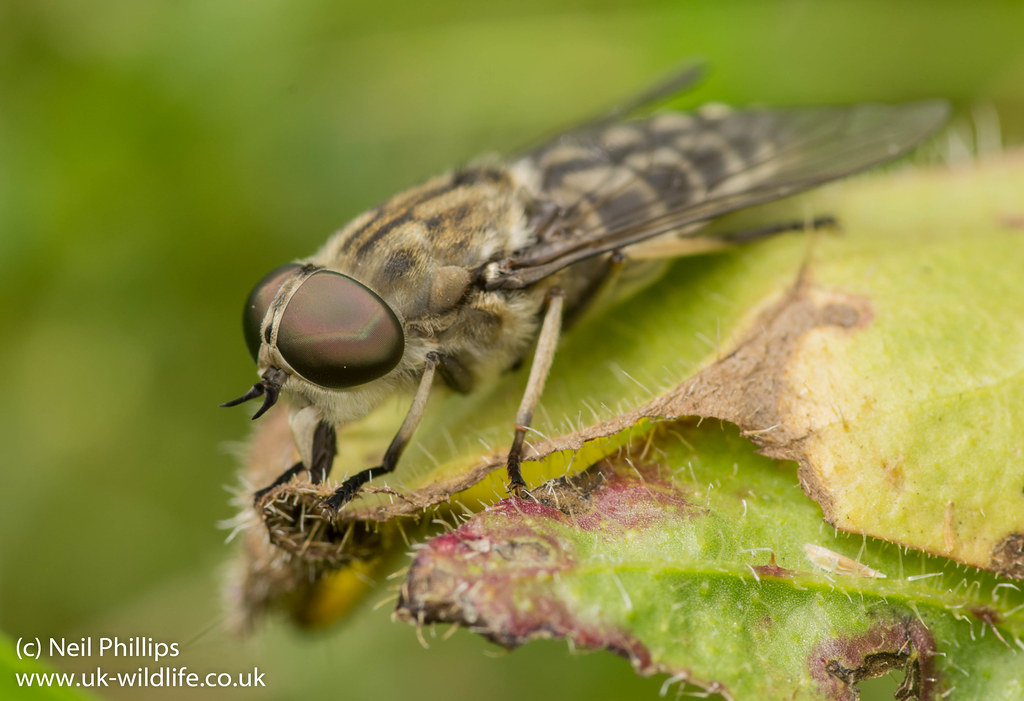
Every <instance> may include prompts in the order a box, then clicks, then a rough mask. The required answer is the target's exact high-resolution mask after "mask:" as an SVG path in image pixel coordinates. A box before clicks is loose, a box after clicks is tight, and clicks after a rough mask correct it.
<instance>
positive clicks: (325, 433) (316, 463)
mask: <svg viewBox="0 0 1024 701" xmlns="http://www.w3.org/2000/svg"><path fill="white" fill-rule="evenodd" d="M337 446H338V443H337V433H336V432H335V430H334V426H332V425H331V424H330V423H328V422H327V421H320V422H319V423H317V425H316V428H315V429H314V430H313V445H312V449H311V451H310V458H309V461H310V466H309V479H310V481H311V482H312V483H313V484H321V483H322V482H323V481H324V480H325V479H326V478H327V474H328V473H329V472H330V471H331V465H332V464H333V463H334V456H335V454H336V453H337ZM305 467H306V464H305V463H304V462H302V461H301V460H300V461H299V462H297V463H295V464H294V465H292V466H291V467H289V468H288V469H287V470H285V471H284V472H282V473H281V474H280V475H278V477H277V479H275V480H274V481H273V482H271V483H270V484H269V485H267V486H266V487H264V488H263V489H259V490H257V491H256V492H255V493H254V494H253V504H254V505H258V504H259V503H260V501H262V499H263V497H264V496H266V494H267V493H268V492H270V490H272V489H273V488H274V487H278V486H280V485H282V484H284V483H286V482H287V481H288V480H290V479H291V478H292V477H294V476H295V475H297V474H299V473H300V472H302V470H303V469H305Z"/></svg>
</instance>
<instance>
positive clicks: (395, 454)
mask: <svg viewBox="0 0 1024 701" xmlns="http://www.w3.org/2000/svg"><path fill="white" fill-rule="evenodd" d="M440 362H441V361H440V357H439V356H438V354H437V353H428V354H427V363H426V367H425V368H424V370H423V377H422V378H421V379H420V386H419V387H418V388H417V389H416V396H414V397H413V399H412V406H410V407H409V413H407V414H406V415H405V420H404V421H403V422H402V425H401V427H400V428H399V429H398V433H396V434H395V437H394V438H392V439H391V445H389V446H388V449H387V451H386V452H385V453H384V458H383V459H382V460H381V464H380V465H378V466H377V467H371V468H369V469H368V470H363V471H362V472H357V473H356V474H354V475H352V476H351V477H349V478H348V479H346V480H345V481H344V482H342V483H341V486H340V487H338V488H337V489H336V490H334V494H332V495H331V496H329V497H328V498H327V499H324V501H323V503H322V504H321V508H322V509H323V510H324V512H326V513H328V514H332V515H333V514H336V513H338V509H340V508H341V507H342V506H344V505H345V504H346V503H348V502H349V501H351V500H352V497H354V496H355V495H356V493H357V492H358V491H359V488H360V487H362V486H363V485H364V484H366V483H367V482H369V481H370V480H371V479H373V478H374V477H376V476H378V475H384V474H387V473H388V472H391V471H392V470H394V469H395V465H396V464H397V463H398V458H399V456H401V454H402V451H403V450H404V449H405V446H406V445H407V444H408V443H409V440H410V439H411V438H412V434H413V433H415V432H416V427H417V426H418V425H419V423H420V419H422V418H423V410H424V409H425V408H426V406H427V398H428V397H429V396H430V386H431V385H432V384H433V382H434V371H435V370H436V369H437V366H438V363H440Z"/></svg>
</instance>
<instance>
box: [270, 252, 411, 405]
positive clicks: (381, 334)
mask: <svg viewBox="0 0 1024 701" xmlns="http://www.w3.org/2000/svg"><path fill="white" fill-rule="evenodd" d="M277 348H278V350H280V351H281V355H282V356H284V359H285V360H287V361H288V364H289V365H291V366H292V369H294V370H295V371H296V372H297V373H299V374H300V375H302V376H303V377H304V378H306V379H307V380H309V381H310V382H313V383H315V384H318V385H320V386H322V387H330V388H332V389H341V388H343V387H354V386H355V385H361V384H363V383H365V382H370V381H371V380H376V379H377V378H378V377H383V376H384V375H386V374H387V373H388V372H389V371H390V370H391V369H392V368H393V367H395V366H396V365H398V361H399V360H401V359H402V354H403V353H404V351H405V336H404V334H403V333H402V325H401V323H400V322H399V321H398V317H397V316H395V313H394V312H393V311H392V310H391V307H389V306H388V305H387V303H386V302H385V301H384V300H383V299H381V298H380V297H378V296H377V295H376V294H374V293H373V291H372V290H370V289H369V288H367V287H365V286H364V285H362V284H360V283H358V282H356V281H355V280H353V279H352V278H350V277H348V276H346V275H342V274H340V273H335V272H332V271H330V270H321V271H319V272H317V273H314V274H313V275H311V276H310V277H309V278H307V279H306V280H305V281H304V282H303V283H302V285H300V286H299V289H297V290H296V291H295V293H294V294H293V295H292V298H291V300H290V301H289V302H288V306H287V307H285V310H284V315H283V316H282V317H281V326H280V328H279V329H278V332H277Z"/></svg>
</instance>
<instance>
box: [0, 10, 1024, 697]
mask: <svg viewBox="0 0 1024 701" xmlns="http://www.w3.org/2000/svg"><path fill="white" fill-rule="evenodd" d="M1022 28H1024V3H1020V2H1010V1H1008V2H1003V3H998V2H976V3H962V2H938V1H936V0H931V1H928V2H924V1H921V2H898V3H897V2H887V1H873V2H856V3H854V2H847V3H821V2H816V1H814V0H799V1H793V2H764V1H763V0H762V1H759V2H738V1H735V0H730V1H728V2H726V1H722V0H719V1H718V2H675V3H669V2H661V3H659V2H647V1H644V2H625V1H621V2H616V1H614V0H591V1H587V0H526V1H524V2H517V3H481V2H469V1H464V0H435V1H434V2H432V3H417V2H407V1H396V0H376V1H375V2H367V1H366V0H358V1H355V2H345V1H331V2H329V1H327V0H289V1H287V2H286V1H285V0H275V1H260V0H175V1H159V0H156V1H152V2H144V1H143V2H140V1H139V0H98V1H91V2H84V1H73V0H14V1H13V2H12V0H6V2H0V329H2V331H0V333H2V339H3V343H2V344H0V377H2V380H0V393H2V395H0V396H2V398H3V401H2V407H3V408H2V411H3V421H2V422H0V445H2V446H3V452H2V455H3V467H2V475H3V482H2V490H3V495H4V497H5V499H4V505H3V508H2V509H0V528H2V530H0V532H2V534H3V535H2V538H0V629H2V630H3V631H5V632H6V633H7V634H9V635H10V636H12V637H15V638H16V637H18V636H23V635H24V636H41V637H43V636H58V637H60V636H65V637H69V638H77V637H81V636H100V635H111V634H119V635H122V636H128V635H143V636H149V637H153V638H155V639H158V640H168V641H177V642H179V643H180V644H181V648H182V653H181V655H180V656H179V657H178V658H176V659H175V660H173V661H172V664H175V665H179V666H180V665H187V666H189V667H190V668H193V669H195V670H197V671H228V672H240V671H246V670H248V669H250V668H252V667H253V666H256V667H258V668H259V669H260V670H261V671H263V672H265V675H266V676H265V680H266V683H267V688H266V689H265V690H263V691H262V692H253V691H251V690H237V691H235V692H231V691H220V692H216V696H217V697H218V698H233V697H235V696H237V697H238V698H243V697H244V698H266V699H286V698H296V697H298V696H300V695H301V694H313V695H314V697H319V696H320V695H324V694H327V693H332V694H337V695H339V696H343V697H345V698H369V697H371V696H372V697H375V698H397V697H399V696H401V697H408V698H418V699H435V698H436V699H450V698H452V697H458V696H460V695H463V694H474V695H478V696H479V697H481V698H488V699H491V698H493V699H521V698H523V697H524V696H525V697H529V695H531V694H537V693H544V694H550V695H552V696H555V697H570V698H571V697H583V696H586V697H589V698H621V697H623V696H624V695H626V694H631V695H636V694H639V695H640V696H639V697H641V698H651V697H654V696H655V694H656V693H657V690H658V687H659V686H660V684H661V680H660V679H655V680H639V679H636V678H634V676H633V674H632V672H631V670H630V668H629V665H628V664H627V663H626V662H625V661H623V660H621V659H619V658H617V657H614V656H612V655H610V654H606V653H601V654H592V655H585V656H571V655H569V654H568V652H567V651H566V648H565V645H564V644H563V643H541V644H536V645H531V646H528V647H527V648H524V649H522V650H520V651H517V652H515V653H513V654H511V655H494V654H492V653H494V652H496V651H497V649H496V648H494V647H493V646H490V645H488V644H487V643H485V642H484V641H482V640H479V639H477V638H475V637H474V636H472V635H470V634H468V633H464V632H460V633H459V634H457V635H455V636H453V637H452V638H451V639H449V640H446V641H441V640H437V641H435V642H433V643H432V645H431V649H429V650H424V649H423V648H421V646H420V645H419V643H418V642H417V641H416V637H415V635H414V631H413V630H412V629H411V628H408V627H406V626H404V625H401V624H392V623H390V622H389V620H388V617H389V613H390V608H391V607H390V605H388V606H383V607H381V608H378V609H376V610H374V609H373V608H372V607H371V606H366V607H364V608H363V609H362V610H360V611H359V612H358V613H357V615H356V616H355V617H354V619H352V620H350V621H349V622H348V623H346V624H345V625H343V626H340V627H339V628H337V629H335V630H333V631H330V632H328V633H326V634H324V633H321V634H316V635H310V634H302V633H296V632H294V631H292V630H290V629H289V628H288V627H287V626H285V625H282V624H280V623H277V624H272V625H270V626H268V627H267V628H266V629H265V630H263V631H262V632H261V633H260V634H258V635H257V636H255V637H254V638H252V639H250V640H247V641H244V642H243V641H238V640H234V639H231V638H229V637H227V636H226V635H225V634H224V633H223V632H221V631H220V629H219V626H220V623H221V620H222V613H221V608H220V600H219V598H220V578H221V575H222V570H223V565H224V562H225V561H226V560H227V559H228V558H229V556H230V555H232V554H233V546H230V545H225V543H224V538H225V531H223V530H220V529H218V527H217V523H218V521H221V520H224V519H226V518H229V517H230V516H231V515H232V510H231V508H230V507H229V505H228V500H229V495H228V492H227V491H226V490H225V488H224V485H226V484H231V483H233V481H234V471H235V467H236V464H235V461H234V459H233V457H232V456H231V454H230V448H231V446H232V444H233V443H234V442H237V441H240V440H242V439H243V438H244V437H245V436H246V435H247V432H248V430H249V426H248V425H247V424H248V414H249V413H250V412H247V411H244V410H236V411H225V410H222V409H218V408H217V404H218V403H219V402H221V401H224V400H226V399H229V398H232V397H234V396H236V395H238V394H239V393H240V392H242V391H243V390H244V389H245V388H246V387H248V386H249V385H250V384H251V383H252V382H253V379H254V372H253V368H252V365H251V363H250V361H249V358H248V356H247V354H246V352H245V349H244V344H243V342H242V338H241V333H240V323H239V317H240V308H241V304H242V301H243V299H244V296H245V295H246V293H247V292H248V290H249V288H250V286H251V285H252V284H253V283H254V282H255V281H256V280H257V279H258V278H259V277H260V276H261V275H262V274H263V273H264V272H266V271H267V270H269V269H270V268H272V267H274V266H276V265H278V264H279V263H281V262H284V261H286V260H288V259H290V258H293V257H295V256H298V255H304V254H307V253H309V252H311V251H312V250H314V249H315V248H316V247H317V246H318V245H319V244H320V243H321V242H322V241H323V240H324V238H325V237H326V236H327V235H328V234H329V233H330V232H331V231H333V230H334V229H336V228H337V227H339V226H340V225H341V224H343V223H344V222H345V221H346V220H348V219H349V218H351V217H352V216H354V215H355V214H357V213H358V212H360V211H361V210H362V209H364V208H366V207H368V206H370V205H373V204H374V203H376V202H377V201H378V200H380V199H382V198H384V197H386V196H388V195H389V194H391V193H393V192H394V191H396V190H398V189H399V188H402V187H404V186H407V185H410V184H413V183H415V182H417V181H418V180H420V179H422V178H424V177H425V176H428V175H430V174H433V173H435V172H438V171H441V170H443V169H445V168H447V167H449V166H451V165H454V164H457V163H460V162H464V161H466V160H467V159H469V158H471V157H473V156H474V155H476V154H478V153H480V152H482V151H502V150H509V149H512V148H515V147H519V146H521V145H523V144H525V143H530V142H531V140H533V139H535V138H536V137H537V136H538V135H547V134H551V133H553V132H554V131H556V130H557V129H558V128H559V127H562V126H565V125H569V124H572V123H573V122H574V121H576V120H579V119H581V118H583V117H585V116H587V115H589V114H591V113H593V112H595V111H601V110H603V109H605V108H607V107H609V106H611V105H613V104H615V103H616V101H620V100H622V99H623V98H624V97H626V96H629V95H630V94H631V93H632V92H634V91H635V90H637V89H638V88H641V87H644V86H646V85H647V84H648V83H650V82H651V81H652V80H654V79H656V78H658V77H660V76H662V75H664V74H665V73H667V72H669V71H670V70H672V69H673V68H674V67H676V66H678V65H679V64H680V63H682V62H683V61H685V60H686V59H687V58H688V57H692V56H700V57H703V58H704V59H706V60H707V61H708V62H709V63H710V65H711V67H712V74H711V76H710V78H709V79H708V80H707V81H706V82H705V83H704V84H703V85H702V86H701V88H700V89H699V90H698V91H696V92H695V93H694V94H693V96H692V98H691V101H693V102H697V101H701V100H705V99H716V100H723V101H728V102H734V103H749V102H763V103H770V104H791V103H820V102H836V101H855V100H865V99H881V100H898V99H909V98H916V97H923V96H945V97H948V98H951V99H953V100H954V101H955V102H956V104H957V106H958V107H959V108H960V110H961V113H962V114H964V115H975V116H976V117H978V116H979V115H980V117H978V118H979V119H981V121H982V122H984V123H985V124H987V125H989V127H987V129H988V131H986V132H985V133H986V134H987V137H986V138H988V137H991V135H992V133H993V132H992V130H991V125H992V124H993V122H992V119H991V115H992V114H993V113H995V114H998V116H999V119H1000V121H1001V124H1002V129H1003V133H1004V137H1005V139H1006V141H1007V142H1008V143H1020V142H1021V140H1022V138H1021V137H1022V134H1024V41H1022V40H1021V29H1022ZM993 107H994V108H995V109H994V110H993V109H992V108H993ZM983 131H984V130H983ZM989 140H990V139H989ZM794 481H795V480H794ZM384 597H385V593H383V592H381V593H380V594H379V595H373V596H371V597H370V601H369V603H371V604H372V603H374V602H376V601H378V600H380V599H382V598H384ZM98 662H99V660H97V659H88V660H79V661H75V660H64V661H61V662H60V663H59V664H58V665H57V666H58V667H59V668H61V669H68V670H70V669H91V668H93V667H95V665H96V664H97V663H98ZM133 668H134V667H133V666H131V665H130V664H126V665H125V667H123V669H128V670H130V669H133ZM0 688H3V684H0ZM207 695H208V694H207ZM162 696H163V697H166V698H172V697H174V698H176V697H178V696H180V697H181V698H197V697H203V696H204V693H202V692H199V691H196V690H186V691H179V692H165V693H163V694H162ZM104 697H108V698H134V697H136V696H133V694H132V693H131V692H117V691H116V690H110V691H108V692H104Z"/></svg>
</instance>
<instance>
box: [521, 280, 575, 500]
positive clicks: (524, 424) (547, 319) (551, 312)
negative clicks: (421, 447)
mask: <svg viewBox="0 0 1024 701" xmlns="http://www.w3.org/2000/svg"><path fill="white" fill-rule="evenodd" d="M564 301H565V293H564V292H562V290H560V289H558V288H557V287H555V288H552V289H551V290H549V291H548V308H547V311H546V312H545V314H544V322H543V324H541V328H540V336H539V337H538V338H537V350H536V351H534V354H533V365H532V366H531V367H530V378H529V379H528V380H527V381H526V391H525V392H524V393H523V400H522V401H521V402H520V403H519V411H518V412H516V435H515V438H513V439H512V448H511V449H509V451H508V466H507V470H508V489H509V491H510V492H512V493H513V494H515V495H516V496H521V495H522V493H523V492H524V491H525V490H526V482H524V481H523V475H522V473H521V472H520V469H519V465H520V462H521V461H522V456H523V440H524V439H525V438H526V429H527V428H529V426H530V422H531V421H533V410H534V409H535V408H536V407H537V402H538V401H539V400H540V395H541V392H543V391H544V381H545V380H547V379H548V372H549V371H550V370H551V361H552V360H554V357H555V348H556V347H557V346H558V336H559V334H560V333H561V331H562V306H563V304H564Z"/></svg>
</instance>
